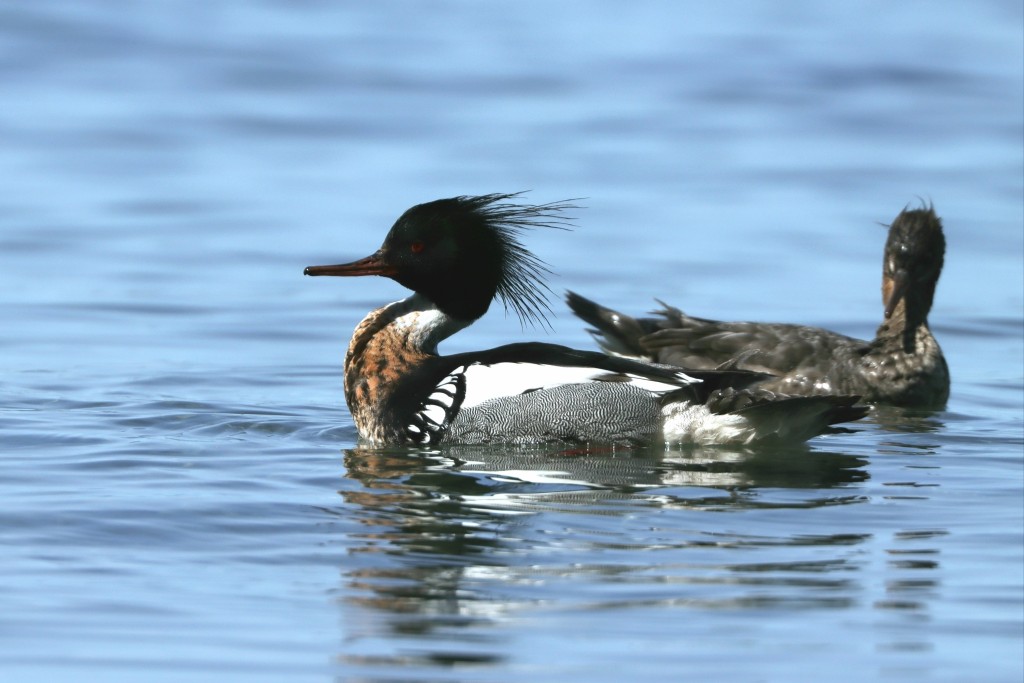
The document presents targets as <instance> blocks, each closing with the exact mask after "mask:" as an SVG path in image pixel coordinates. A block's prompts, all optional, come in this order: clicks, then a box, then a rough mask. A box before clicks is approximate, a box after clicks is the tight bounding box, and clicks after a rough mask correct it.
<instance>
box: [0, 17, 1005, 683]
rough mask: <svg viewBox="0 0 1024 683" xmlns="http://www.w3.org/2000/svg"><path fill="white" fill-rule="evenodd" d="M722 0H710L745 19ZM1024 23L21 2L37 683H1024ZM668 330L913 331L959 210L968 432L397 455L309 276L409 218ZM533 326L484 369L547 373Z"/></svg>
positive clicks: (16, 243) (6, 411)
mask: <svg viewBox="0 0 1024 683" xmlns="http://www.w3.org/2000/svg"><path fill="white" fill-rule="evenodd" d="M706 4H707V3H706ZM1022 43H1024V19H1022V8H1021V6H1020V3H1018V2H1012V1H1002V0H1000V1H995V0H993V1H989V2H974V3H961V2H941V1H940V2H927V3H925V2H908V3H899V4H892V3H883V2H867V3H848V4H846V5H844V4H841V3H812V2H799V1H796V0H791V1H788V2H777V3H755V2H726V3H718V4H709V6H707V7H703V8H698V7H696V6H692V5H690V4H684V3H675V2H668V1H667V0H664V1H657V0H655V1H651V2H639V3H630V4H629V5H628V6H625V5H621V4H620V3H613V2H607V1H604V2H600V1H599V2H589V3H585V2H578V1H576V2H560V3H541V2H517V3H505V2H497V3H473V2H466V1H460V0H451V1H447V2H444V1H442V2H430V3H419V2H395V3H328V2H306V3H285V2H271V1H269V0H268V1H265V2H254V3H207V2H149V3H134V4H125V3H118V2H100V1H97V2H71V1H65V2H48V3H7V4H5V5H3V6H2V7H0V87H2V90H0V92H2V94H3V106H2V107H0V140H2V141H3V143H2V144H0V174H2V177H3V178H4V185H5V191H4V192H3V193H0V323H2V324H0V349H2V353H3V366H2V367H3V368H4V372H3V375H2V383H0V443H2V446H3V448H2V452H3V458H4V468H3V475H2V476H0V501H2V502H0V542H2V547H3V550H4V552H3V554H2V559H0V600H2V602H0V604H2V605H3V613H4V618H3V619H2V620H0V677H2V678H3V680H4V681H53V680H82V681H139V680H145V681H181V680H219V681H236V680H237V681H282V680H288V681H326V680H338V681H350V680H351V681H381V682H383V681H389V682H393V681H524V680H527V681H570V682H571V681H581V682H582V681H587V682H597V683H601V682H604V681H608V682H611V681H621V680H651V681H667V680H716V681H751V680H759V681H799V680H817V679H820V678H821V676H822V675H825V676H827V678H828V679H829V680H835V681H858V682H859V681H866V680H900V681H964V680H984V681H1020V680H1021V677H1022V675H1024V665H1022V661H1024V495H1022V491H1024V467H1022V464H1024V445H1022V442H1024V438H1022V437H1024V429H1022V422H1024V274H1022V270H1024V267H1022V264H1024V66H1022V64H1024V47H1022ZM519 190H531V193H530V195H529V199H530V200H533V201H537V202H546V201H555V200H561V199H566V198H581V199H579V200H578V201H577V202H576V203H578V204H580V205H581V206H582V207H585V208H581V209H580V210H578V211H577V212H576V213H575V218H576V221H575V223H576V228H575V230H574V231H573V232H559V231H547V232H544V231H540V232H537V233H534V234H532V235H530V237H529V244H530V247H531V248H532V249H534V250H535V251H536V253H537V254H538V255H539V256H541V257H542V258H544V259H545V260H546V261H547V262H548V263H549V264H551V266H552V268H553V270H555V271H556V272H557V273H558V275H557V277H555V278H553V280H552V283H551V284H552V287H553V289H554V290H555V291H556V292H561V291H562V290H564V289H568V288H571V289H574V290H576V291H579V292H581V293H582V294H584V295H586V296H589V297H592V298H594V299H597V300H599V301H601V302H604V303H606V304H609V305H612V306H614V307H619V308H622V309H623V310H626V311H630V312H636V313H639V312H643V311H646V310H649V309H651V308H653V307H654V306H655V302H654V298H655V297H659V298H662V299H664V300H666V301H668V302H670V303H673V304H675V305H678V306H681V307H683V308H685V309H686V310H687V311H689V312H692V313H694V314H698V315H705V316H717V317H727V318H738V319H759V320H785V321H793V322H804V323H810V324H817V325H826V326H828V327H830V328H833V329H836V330H839V331H841V332H844V333H848V334H854V335H858V336H870V335H871V334H872V333H873V330H874V328H875V326H876V325H877V323H878V321H879V319H880V316H881V310H880V294H879V279H880V273H879V271H880V267H879V266H880V261H881V248H882V244H883V241H884V235H885V231H884V229H883V228H881V227H879V226H878V224H879V223H887V222H889V221H891V220H892V219H893V218H894V217H895V216H896V214H897V213H898V212H899V210H900V209H902V208H903V207H904V206H906V205H908V204H910V205H915V204H919V203H921V202H933V203H934V204H935V207H936V210H937V211H938V213H939V214H940V215H941V216H942V217H943V219H944V221H945V225H946V233H947V239H948V242H949V248H948V253H947V259H946V269H945V272H944V274H943V278H942V281H941V282H940V286H939V291H938V294H937V298H936V305H935V309H934V310H933V313H932V318H931V319H932V323H933V328H934V329H935V330H936V334H937V335H938V337H939V339H940V341H941V343H942V345H943V348H944V349H945V351H946V355H947V358H948V359H949V363H950V367H951V369H952V373H953V378H954V384H953V392H952V397H951V399H950V402H949V405H948V407H947V409H946V410H944V411H940V412H936V413H925V414H922V413H913V412H903V411H899V410H883V411H879V412H878V413H877V414H876V415H874V416H873V417H872V418H871V419H869V420H866V421H864V422H863V423H860V424H858V425H857V426H856V427H855V429H854V431H852V432H851V433H847V434H838V435H832V436H829V437H826V438H820V439H816V440H814V441H812V442H811V443H810V445H809V446H808V448H807V449H806V450H799V449H797V450H786V451H777V452H772V451H766V452H760V453H755V454H745V453H739V452H730V451H727V450H708V451H695V452H694V451H668V452H665V451H662V450H660V449H651V450H638V451H627V452H623V451H619V452H614V453H598V454H591V455H588V456H585V457H582V456H579V455H576V454H564V453H547V452H523V453H521V452H515V451H503V450H501V449H490V450H482V451H481V450H467V451H460V450H456V451H452V452H446V453H440V454H422V453H410V452H405V451H370V450H366V449H360V448H358V447H357V444H356V432H355V429H354V427H353V425H352V421H351V418H350V417H349V415H348V413H347V411H346V409H345V407H344V401H343V399H342V395H341V373H340V364H341V358H342V353H343V349H344V345H345V344H346V343H347V340H348V336H349V334H350V333H351V330H352V328H353V327H354V325H355V324H356V323H357V322H358V321H359V319H361V317H362V316H363V315H364V314H365V313H366V312H367V311H368V310H369V309H370V308H372V307H375V306H377V305H380V304H381V303H384V302H387V301H391V300H394V299H397V298H399V297H401V296H403V290H402V289H401V288H400V287H399V286H398V285H396V284H395V283H393V282H390V281H387V280H383V279H367V280H345V281H341V280H334V281H325V280H319V279H318V280H313V279H309V278H303V277H302V268H303V267H304V266H306V265H310V264H314V263H333V262H340V261H344V260H349V259H354V258H357V257H361V256H364V255H366V254H368V253H370V252H371V251H373V250H374V249H376V247H377V245H378V244H379V242H380V240H381V239H382V237H383V235H384V233H385V232H386V230H387V228H388V227H390V225H391V223H392V222H393V220H394V219H395V217H397V215H398V214H399V213H401V212H402V211H403V210H404V209H405V208H407V207H408V206H410V205H412V204H415V203H419V202H422V201H428V200H431V199H435V198H439V197H445V196H452V195H456V194H479V193H487V192H512V191H519ZM553 308H554V310H555V313H556V315H555V316H553V317H552V319H551V325H552V330H551V331H550V332H549V331H546V330H543V329H529V328H527V329H526V330H523V329H521V328H520V326H519V323H518V321H517V320H516V319H515V317H514V316H512V317H506V316H504V315H502V311H501V310H500V308H499V307H495V308H494V309H493V310H492V312H491V313H490V314H489V315H488V316H487V317H486V318H485V319H484V320H482V321H481V322H480V323H478V324H477V325H476V326H474V327H473V328H471V329H470V330H468V331H466V332H463V333H461V334H460V335H458V336H456V337H455V338H453V339H451V340H450V341H449V342H447V343H446V344H445V346H444V347H443V350H444V351H445V352H455V351H462V350H470V349H475V348H483V347H486V346H490V345H495V344H499V343H504V342H509V341H516V340H524V339H531V338H541V339H545V340H549V341H553V342H558V343H564V344H570V345H575V346H581V347H584V348H593V346H594V344H593V341H592V340H591V339H590V338H589V337H588V335H587V334H586V332H585V331H584V329H583V325H581V324H580V323H579V322H578V321H576V320H574V319H573V318H572V316H571V315H570V314H568V313H567V312H566V311H565V309H564V306H563V305H562V304H561V302H560V301H557V300H556V301H554V302H553Z"/></svg>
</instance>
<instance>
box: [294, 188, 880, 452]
mask: <svg viewBox="0 0 1024 683" xmlns="http://www.w3.org/2000/svg"><path fill="white" fill-rule="evenodd" d="M520 195H521V193H493V194H485V195H473V196H471V195H462V196H456V197H451V198H446V199H439V200H435V201H430V202H426V203H423V204H418V205H416V206H413V207H412V208H410V209H408V210H407V211H405V212H404V213H403V214H402V215H401V216H400V217H399V218H398V220H397V221H396V222H395V223H394V225H393V226H392V227H391V229H390V231H389V232H388V233H387V235H386V237H385V238H384V241H383V243H382V245H381V246H380V248H379V249H377V250H376V251H375V252H373V253H372V254H370V255H369V256H367V257H365V258H362V259H359V260H357V261H353V262H349V263H342V264H338V265H320V266H309V267H307V268H306V269H305V270H304V273H305V275H308V276H340V277H363V276H371V275H376V276H382V277H385V278H390V279H391V280H394V281H395V282H397V283H398V284H400V285H402V286H403V287H405V288H406V289H408V290H410V291H411V294H410V295H408V296H407V297H405V298H403V299H401V300H399V301H395V302H393V303H389V304H387V305H384V306H381V307H380V308H377V309H375V310H373V311H371V312H370V313H369V314H368V315H367V316H366V317H365V318H363V320H362V321H361V322H360V323H359V324H358V325H356V328H355V331H354V332H353V334H352V338H351V340H350V342H349V344H348V349H347V351H346V354H345V361H344V393H345V400H346V403H347V404H348V408H349V412H350V414H351V416H352V419H353V421H354V423H355V426H356V429H357V431H358V433H359V437H360V440H361V441H362V442H363V443H365V444H368V445H370V446H408V447H420V448H423V447H425V448H435V447H439V446H444V445H450V444H461V445H484V444H572V445H579V444H601V445H611V446H620V445H621V446H638V445H642V444H653V443H658V442H663V443H665V444H679V445H685V444H699V445H714V444H725V445H737V446H750V445H756V444H761V443H769V442H771V443H789V442H798V443H799V442H803V441H806V440H807V439H810V438H812V437H814V436H817V435H819V434H822V433H824V432H826V431H831V430H834V429H835V428H834V427H833V425H837V424H840V423H844V422H849V421H852V420H856V419H859V418H861V417H863V416H864V415H865V414H866V412H867V410H866V408H865V407H864V406H863V404H861V403H859V402H858V399H857V397H856V396H827V397H791V396H786V395H783V394H780V393H778V392H773V391H769V390H766V389H763V388H754V387H753V385H754V384H756V383H757V382H758V381H760V380H762V379H764V375H763V374H761V373H756V372H750V371H747V370H738V369H708V370H696V371H693V372H691V371H690V370H688V369H681V368H678V367H674V366H669V365H665V364H658V363H652V362H649V361H643V360H637V359H630V358H619V357H615V356H610V355H608V354H605V353H601V352H599V351H588V350H579V349H573V348H569V347H566V346H561V345H557V344H552V343H546V342H515V343H511V344H506V345H503V346H498V347H496V348H491V349H486V350H481V351H471V352H464V353H455V354H450V355H443V354H441V353H440V352H439V351H438V345H439V344H440V343H441V342H442V341H444V340H445V339H448V338H449V337H451V336H452V335H454V334H456V333H458V332H460V331H462V330H464V329H466V328H467V327H469V326H470V325H472V324H473V323H474V322H475V321H476V320H478V319H479V318H481V317H482V316H483V315H484V314H485V313H486V312H487V311H488V309H489V308H490V306H491V304H492V302H493V301H494V300H496V299H499V300H501V301H502V303H503V304H504V307H505V311H506V315H507V314H508V313H509V311H512V312H514V313H515V314H516V315H517V316H518V317H519V319H520V322H521V324H522V325H523V326H524V327H525V326H526V325H527V324H532V325H538V324H540V325H548V323H547V315H548V314H549V313H551V309H550V304H549V295H550V294H551V290H550V288H549V287H548V286H547V284H546V277H547V275H549V274H550V273H551V271H550V269H549V267H548V266H547V264H546V263H545V262H544V261H542V260H541V259H539V258H538V257H537V256H535V255H534V254H532V253H531V252H530V251H529V250H527V248H526V247H525V246H524V244H523V242H522V241H521V236H522V235H523V234H524V233H525V232H527V231H528V230H535V229H539V228H561V229H567V228H568V227H569V225H570V224H569V220H571V219H568V218H566V212H567V211H568V210H570V209H573V208H576V207H575V206H574V205H573V204H571V200H569V201H562V202H552V203H547V204H539V205H532V204H526V203H523V202H522V199H521V197H520Z"/></svg>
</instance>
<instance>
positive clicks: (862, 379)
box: [567, 206, 949, 408]
mask: <svg viewBox="0 0 1024 683" xmlns="http://www.w3.org/2000/svg"><path fill="white" fill-rule="evenodd" d="M945 250H946V240H945V237H944V236H943V234H942V221H940V220H939V217H938V216H936V215H935V210H934V209H933V208H932V207H930V206H929V207H927V208H921V209H904V210H903V211H902V212H900V214H899V215H898V216H897V217H896V220H895V221H893V223H892V225H891V226H890V227H889V238H888V240H887V241H886V243H885V255H884V257H883V259H882V304H883V305H884V306H885V312H884V315H885V318H884V319H883V321H882V324H881V326H879V328H878V331H877V332H876V333H875V338H874V339H873V340H872V341H861V340H860V339H854V338H852V337H847V336H844V335H841V334H837V333H835V332H830V331H829V330H824V329H821V328H817V327H806V326H803V325H787V324H781V323H749V322H720V321H717V320H706V319H704V318H695V317H692V316H689V315H686V314H685V313H683V312H682V311H680V310H679V309H677V308H673V307H671V306H667V305H665V304H662V305H663V307H664V308H663V309H662V310H660V311H657V314H658V315H660V316H661V317H659V318H631V317H629V316H627V315H623V314H622V313H618V312H616V311H612V310H609V309H607V308H604V307H602V306H600V305H598V304H596V303H594V302H593V301H590V300H588V299H585V298H583V297H582V296H580V295H578V294H574V293H572V292H569V293H568V296H567V301H568V303H569V307H570V308H572V310H573V311H574V312H575V313H576V315H578V316H579V317H580V318H582V319H583V320H584V321H585V322H587V323H589V324H590V325H593V326H594V327H595V328H597V329H596V330H591V332H592V334H594V336H595V338H596V339H597V341H598V343H599V344H600V345H601V347H602V348H603V349H604V350H605V351H606V352H608V353H611V354H615V355H621V356H626V357H634V358H642V359H646V360H651V361H656V362H658V363H665V364H668V365H676V366H681V367H685V368H688V369H689V368H698V369H699V368H716V367H730V368H736V369H746V370H751V371H754V372H763V373H767V374H769V375H772V377H771V378H769V379H767V380H765V381H763V382H761V383H759V384H758V386H760V387H762V388H765V389H770V390H772V391H779V392H783V393H787V394H793V395H802V396H811V395H824V394H856V395H858V396H860V397H861V398H862V400H864V401H868V402H872V403H889V404H894V405H902V406H911V407H933V408H934V407H941V406H943V405H945V403H946V399H948V398H949V368H948V367H947V366H946V359H945V358H943V356H942V349H940V348H939V344H938V342H937V341H935V337H934V336H932V332H931V330H930V329H929V328H928V312H929V311H930V310H931V307H932V297H933V296H934V294H935V285H936V283H937V282H938V280H939V274H940V273H941V272H942V261H943V256H944V253H945Z"/></svg>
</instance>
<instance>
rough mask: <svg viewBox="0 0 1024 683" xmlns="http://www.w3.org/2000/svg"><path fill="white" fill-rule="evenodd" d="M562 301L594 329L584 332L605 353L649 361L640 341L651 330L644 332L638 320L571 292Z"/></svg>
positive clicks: (649, 358) (641, 322) (640, 321)
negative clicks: (591, 336) (587, 332)
mask: <svg viewBox="0 0 1024 683" xmlns="http://www.w3.org/2000/svg"><path fill="white" fill-rule="evenodd" d="M565 301H566V303H567V304H568V305H569V308H571V309H572V312H573V313H575V314H576V315H577V316H578V317H579V318H580V319H582V320H583V321H584V322H585V323H587V324H588V325H591V326H592V327H593V328H594V329H591V330H588V331H589V332H590V334H591V335H593V337H594V339H595V340H596V341H597V343H598V345H599V346H600V347H601V349H602V350H603V351H604V352H605V353H609V354H612V355H615V356H626V357H628V358H642V359H644V360H652V357H651V355H650V354H649V353H647V352H646V351H644V348H643V346H642V345H641V344H640V338H641V337H644V336H646V335H647V334H649V333H650V332H653V331H654V330H653V329H646V328H645V326H644V324H643V321H642V320H638V319H636V318H633V317H630V316H628V315H625V314H623V313H619V312H618V311H613V310H612V309H610V308H605V307H604V306H601V305H600V304H598V303H597V302H594V301H591V300H590V299H587V298H585V297H582V296H580V295H579V294H576V293H575V292H566V296H565Z"/></svg>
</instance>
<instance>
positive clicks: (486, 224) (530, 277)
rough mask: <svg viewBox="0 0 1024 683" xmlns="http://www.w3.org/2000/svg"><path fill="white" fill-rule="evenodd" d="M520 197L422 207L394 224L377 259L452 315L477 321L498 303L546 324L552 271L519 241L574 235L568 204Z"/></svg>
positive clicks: (463, 200)
mask: <svg viewBox="0 0 1024 683" xmlns="http://www.w3.org/2000/svg"><path fill="white" fill-rule="evenodd" d="M519 194H521V193H513V194H486V195H481V196H460V197H452V198H450V199H438V200H436V201H433V202H428V203H426V204H418V205H416V206H414V207H412V208H411V209H409V210H408V211H406V212H405V213H403V214H402V215H401V217H400V218H399V219H398V220H397V221H396V222H395V224H394V226H392V228H391V231H390V232H389V233H388V235H387V237H386V238H385V239H384V244H383V245H382V246H381V248H380V251H379V252H378V254H379V255H380V257H381V259H382V260H383V261H386V262H387V263H388V264H389V266H390V267H391V270H390V272H388V273H387V275H388V277H391V278H392V279H393V280H395V281H396V282H398V283H400V284H402V285H404V286H405V287H408V288H409V289H411V290H413V291H415V292H418V293H419V294H422V295H423V296H425V297H426V298H427V299H429V300H430V301H432V302H433V303H434V304H435V305H436V306H437V307H438V308H439V309H440V310H442V311H444V312H445V313H447V314H449V315H451V316H454V317H457V318H462V319H464V320H475V319H476V318H479V317H480V316H482V315H483V314H484V313H486V312H487V309H488V308H489V307H490V304H491V301H493V300H494V297H495V296H498V297H500V298H501V300H502V302H503V303H504V304H505V309H506V310H508V309H509V308H511V309H512V310H514V311H515V312H516V314H517V315H518V316H519V319H520V321H522V322H523V323H524V324H525V323H526V322H527V321H529V322H530V323H537V322H540V323H542V324H546V323H547V320H546V317H545V316H546V313H548V312H550V310H551V309H550V307H549V305H548V299H547V297H548V294H549V293H550V289H549V288H548V286H547V284H546V283H545V282H544V278H545V276H546V275H548V274H550V272H551V271H550V270H549V269H548V267H547V265H546V264H545V263H544V262H543V261H541V260H540V259H539V258H537V257H536V256H534V255H533V254H531V253H530V252H529V251H528V250H527V249H526V247H524V246H523V245H522V243H521V242H520V241H519V235H520V234H522V232H523V231H524V230H528V229H531V228H539V227H545V228H560V229H567V228H568V224H567V220H568V219H567V218H565V217H563V216H562V215H561V212H562V211H564V210H566V209H572V208H576V207H575V206H573V205H572V204H569V203H567V202H553V203H550V204H539V205H528V204H513V203H508V202H506V200H508V199H512V198H514V197H517V196H519Z"/></svg>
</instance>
